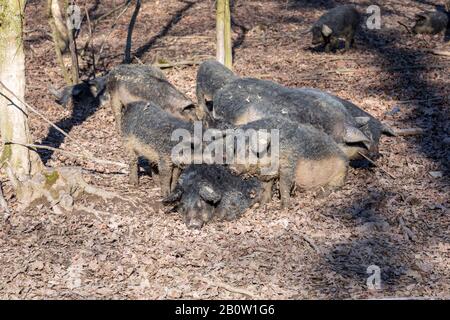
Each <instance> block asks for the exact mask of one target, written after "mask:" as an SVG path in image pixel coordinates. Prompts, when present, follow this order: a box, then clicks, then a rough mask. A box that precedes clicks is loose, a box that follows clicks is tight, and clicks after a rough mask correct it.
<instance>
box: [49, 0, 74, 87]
mask: <svg viewBox="0 0 450 320" xmlns="http://www.w3.org/2000/svg"><path fill="white" fill-rule="evenodd" d="M47 7H48V22H49V25H50V28H51V30H52V38H53V43H54V44H55V53H56V60H57V61H58V63H59V65H60V67H61V71H62V73H63V76H64V81H66V84H67V85H72V78H71V77H70V75H69V70H68V68H67V67H66V64H65V63H64V59H63V52H64V51H65V50H67V47H68V46H69V35H68V33H67V28H66V25H65V24H64V20H63V19H62V15H61V9H60V6H59V3H58V0H47Z"/></svg>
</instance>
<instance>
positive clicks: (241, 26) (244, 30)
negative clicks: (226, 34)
mask: <svg viewBox="0 0 450 320" xmlns="http://www.w3.org/2000/svg"><path fill="white" fill-rule="evenodd" d="M235 9H236V1H231V2H230V17H231V28H233V27H234V28H237V29H239V35H238V37H237V39H236V40H235V41H233V47H232V55H233V57H234V56H235V52H236V49H239V48H240V47H241V46H242V44H243V43H244V41H245V38H246V36H247V33H248V31H249V29H248V28H247V27H246V26H245V25H244V24H242V23H240V22H239V21H237V20H236V18H234V15H235Z"/></svg>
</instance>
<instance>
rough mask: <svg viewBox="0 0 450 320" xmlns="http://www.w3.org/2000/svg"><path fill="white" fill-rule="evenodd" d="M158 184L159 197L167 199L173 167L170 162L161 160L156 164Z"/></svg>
mask: <svg viewBox="0 0 450 320" xmlns="http://www.w3.org/2000/svg"><path fill="white" fill-rule="evenodd" d="M158 171H159V184H160V187H161V195H162V196H163V197H167V196H168V195H169V194H170V190H171V188H170V187H171V185H170V182H171V180H172V171H173V167H172V165H171V163H170V161H167V160H164V159H161V160H160V161H159V164H158Z"/></svg>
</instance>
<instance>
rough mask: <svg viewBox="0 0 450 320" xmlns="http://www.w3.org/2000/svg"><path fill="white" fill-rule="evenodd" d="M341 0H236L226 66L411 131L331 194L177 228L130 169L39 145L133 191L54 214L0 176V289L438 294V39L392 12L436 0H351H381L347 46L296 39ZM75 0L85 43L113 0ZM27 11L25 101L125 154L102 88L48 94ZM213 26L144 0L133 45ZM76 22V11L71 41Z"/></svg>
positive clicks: (202, 4)
mask: <svg viewBox="0 0 450 320" xmlns="http://www.w3.org/2000/svg"><path fill="white" fill-rule="evenodd" d="M78 2H80V5H81V6H82V8H84V7H83V5H84V2H83V1H78ZM116 2H119V1H116ZM344 2H345V1H331V0H330V1H328V0H327V1H312V0H311V1H307V0H304V1H301V0H296V1H295V0H278V1H276V0H259V1H258V0H255V1H253V0H252V1H242V0H238V1H234V4H233V9H232V11H233V13H232V15H233V20H234V22H233V39H234V43H235V50H234V51H235V56H234V70H235V71H236V73H238V74H240V75H242V76H252V77H258V78H262V79H270V80H274V81H277V82H280V83H282V84H284V85H287V86H298V87H300V86H309V87H315V88H319V89H323V90H327V91H330V92H333V93H335V94H337V95H339V96H341V97H343V98H346V99H350V100H351V101H353V102H354V103H356V104H357V105H359V106H360V107H361V108H363V109H364V110H366V111H368V112H370V113H371V114H372V115H374V116H376V117H377V118H378V119H380V120H383V121H385V122H386V123H388V124H390V125H392V126H393V127H395V128H412V127H419V128H422V129H423V130H424V131H425V133H424V134H423V135H419V136H410V137H383V138H382V140H381V143H380V151H381V157H380V158H379V159H378V160H377V161H376V162H377V164H378V166H379V167H367V166H363V167H359V168H351V170H350V174H349V177H348V181H347V183H346V185H345V186H344V187H343V188H342V189H340V190H338V191H335V192H333V193H331V194H330V195H327V196H323V195H320V194H317V193H314V192H302V193H299V192H297V195H296V197H295V199H294V204H293V205H292V207H291V208H289V209H286V210H281V209H279V208H280V206H279V200H278V199H277V198H276V197H274V199H273V202H272V203H271V204H270V205H269V206H267V207H260V208H256V209H252V210H249V211H248V212H247V213H246V214H245V215H244V216H243V217H242V218H240V219H239V220H236V221H231V222H212V223H210V224H208V225H206V226H205V227H204V228H203V229H201V230H200V231H193V230H188V229H187V228H186V227H185V225H184V224H183V222H182V220H181V217H180V216H179V215H178V214H176V213H170V212H167V211H168V209H167V208H165V207H164V206H162V204H161V202H160V201H161V196H160V194H159V189H158V188H157V185H156V184H155V182H154V181H153V179H152V177H151V176H149V175H148V174H146V173H144V172H143V171H142V173H141V185H140V186H139V188H137V189H135V188H132V187H131V186H129V185H128V184H127V176H126V174H124V172H123V170H121V169H120V168H115V167H112V166H101V165H98V164H95V163H92V162H89V161H84V160H80V159H74V158H71V157H68V156H66V155H63V154H60V153H50V152H43V153H42V156H43V157H44V160H45V161H46V164H47V165H49V166H71V165H77V166H82V167H83V168H85V170H84V178H85V179H86V180H87V181H88V182H90V183H92V184H94V185H96V186H99V187H102V188H104V189H106V190H109V191H114V192H118V193H120V194H121V195H122V196H123V197H125V198H127V199H130V200H131V201H124V200H121V199H115V200H114V201H108V202H104V201H103V200H101V199H98V198H95V197H92V196H85V197H82V198H81V199H79V200H78V201H77V204H76V205H77V206H76V209H75V210H74V211H73V212H64V213H63V214H56V213H55V212H53V211H52V210H51V209H50V208H49V207H48V206H47V205H37V206H35V207H32V208H30V209H29V210H28V211H25V212H18V211H17V210H15V209H16V207H17V203H16V200H15V198H14V195H13V193H12V190H11V188H10V187H9V185H8V183H7V182H6V178H5V177H2V183H5V186H4V187H5V190H4V191H5V196H6V198H7V200H8V203H9V205H10V206H11V209H12V210H13V214H12V216H11V218H10V220H9V223H3V222H1V224H0V298H3V299H5V298H7V299H11V298H20V299H24V298H26V299H42V298H49V299H87V298H94V299H99V298H107V299H111V298H112V299H119V298H130V299H165V298H186V299H191V298H195V299H227V298H232V299H243V298H260V299H312V298H319V299H325V298H327V299H328V298H332V299H336V298H340V299H341V298H342V299H348V298H361V299H365V298H382V297H427V298H444V297H447V298H448V297H450V291H449V289H450V268H449V265H450V253H449V252H450V234H449V231H450V216H449V214H450V197H449V195H450V181H449V160H450V152H449V149H450V108H449V99H450V86H449V80H450V79H449V70H450V69H449V66H450V61H449V57H445V56H439V55H433V54H431V53H429V52H428V51H429V50H431V49H435V50H447V51H448V50H450V47H449V45H448V43H447V44H446V42H445V41H444V39H443V35H439V36H413V35H411V34H408V33H407V32H406V30H405V29H404V28H403V27H401V26H400V25H399V24H398V21H401V22H403V23H405V24H407V25H411V23H412V21H411V18H412V17H414V14H415V13H418V12H420V11H422V10H432V9H433V8H434V5H437V4H440V1H431V0H430V1H399V0H397V1H394V0H386V1H363V0H355V1H353V2H354V3H355V4H357V6H358V8H359V9H360V10H361V11H362V12H364V11H365V10H366V8H367V7H368V6H369V5H371V4H376V3H379V5H380V6H381V8H382V27H381V29H380V30H368V29H367V28H365V29H364V30H363V31H362V32H361V33H360V34H359V35H358V37H357V40H356V44H357V48H356V49H352V50H351V51H349V52H345V53H343V52H338V53H336V54H325V53H322V52H316V51H314V50H311V49H310V35H302V32H303V31H305V30H307V28H309V26H310V25H311V24H312V23H313V22H314V21H315V20H316V19H317V18H318V17H319V16H320V15H321V14H322V13H323V12H324V10H326V9H327V8H330V7H332V6H333V5H335V4H340V3H344ZM89 3H90V4H89V5H88V9H89V12H90V16H91V20H92V21H93V22H94V23H95V29H94V38H93V44H94V49H95V52H96V55H97V58H98V52H99V50H100V47H101V45H102V42H103V39H104V37H105V36H106V35H107V34H108V33H109V32H110V31H111V25H112V24H113V22H114V20H115V16H116V15H112V16H110V17H108V18H106V19H103V20H101V21H98V18H99V17H100V16H101V15H102V14H104V13H106V12H108V11H109V10H111V8H112V6H113V3H114V1H113V0H96V1H89ZM132 11H133V7H130V8H129V9H128V11H127V12H126V13H125V14H124V15H123V16H122V17H120V18H119V19H118V20H117V25H116V26H115V27H114V29H113V30H112V31H111V35H110V36H109V37H108V38H107V40H106V42H105V43H106V45H105V47H104V50H103V53H102V57H100V61H99V63H98V64H97V66H96V67H97V73H98V74H102V72H105V71H106V70H108V69H110V68H112V67H113V66H115V65H117V64H119V63H120V62H121V61H122V59H123V51H124V46H125V38H126V32H127V27H128V23H129V20H130V17H131V15H132ZM82 12H84V9H82ZM25 19H26V29H27V30H29V32H28V33H27V34H26V42H25V50H26V54H27V65H26V76H27V95H26V99H27V101H28V103H30V104H32V105H33V106H35V107H36V108H38V109H39V110H40V111H41V112H43V113H44V114H45V115H46V116H47V117H49V118H50V119H51V120H52V121H54V122H55V123H57V124H58V125H59V126H61V127H62V128H63V129H65V130H66V131H68V132H70V134H71V135H72V136H74V137H76V138H77V139H78V140H79V141H81V142H82V144H83V146H84V147H85V148H86V149H88V150H90V151H91V152H93V153H94V154H95V155H96V156H97V157H99V158H103V159H109V160H115V161H121V162H124V163H125V162H126V157H125V156H126V155H125V152H124V150H123V148H122V144H121V141H120V138H119V137H118V135H117V134H116V132H115V127H114V123H113V122H114V120H113V115H112V112H111V110H110V109H109V107H108V106H105V107H101V108H98V109H96V108H92V106H89V105H85V106H83V105H81V106H77V108H74V109H70V108H69V109H63V108H61V107H60V106H58V105H57V104H56V103H55V102H54V101H53V99H52V97H51V95H50V94H49V91H48V89H47V86H48V85H54V86H57V87H61V86H62V85H63V84H64V81H63V78H62V76H61V72H60V69H59V67H58V65H57V64H56V60H55V54H54V50H53V45H52V42H51V38H50V37H49V36H48V32H49V31H50V30H49V27H48V25H47V19H46V9H45V5H44V1H39V0H29V1H28V5H27V8H26V14H25ZM214 35H215V18H214V2H213V1H192V2H188V1H177V0H164V1H163V0H159V1H143V5H142V8H141V12H140V14H139V17H138V20H137V23H136V28H135V30H134V35H133V52H134V53H135V55H136V56H137V57H138V59H139V60H140V61H142V62H143V63H146V64H151V63H154V62H158V61H172V62H176V61H182V60H190V59H201V58H204V57H205V56H214V54H215V39H214ZM87 38H88V31H87V27H86V24H85V23H84V25H83V29H82V30H81V33H80V35H79V38H78V47H79V48H83V45H84V43H85V42H86V40H87ZM447 41H448V39H447ZM89 52H91V51H89V50H88V53H89ZM89 61H91V56H90V55H89V54H87V55H86V56H85V57H83V58H82V59H81V60H80V62H81V65H82V78H83V79H86V78H87V76H88V75H89V74H90V71H91V70H92V67H91V66H90V64H89ZM135 63H137V62H136V61H135ZM196 71H197V66H184V67H176V68H170V69H166V70H165V72H166V74H167V76H168V78H169V79H170V81H172V82H173V83H174V84H175V85H176V86H177V87H178V88H179V89H180V90H182V91H183V92H186V93H187V94H188V95H189V96H190V97H191V98H192V99H194V98H195V97H194V94H195V90H194V88H195V75H196ZM30 123H31V129H32V135H33V138H34V139H35V141H36V143H42V144H47V145H51V146H55V147H60V148H62V149H65V150H70V151H72V152H77V151H79V149H78V147H77V146H76V145H75V144H74V143H72V142H70V141H68V140H67V139H66V140H64V139H63V137H62V136H60V135H59V134H57V133H56V132H55V131H54V130H51V129H50V128H49V126H48V125H47V124H45V123H44V122H42V121H41V120H40V119H39V118H37V117H36V116H34V115H33V116H31V117H30ZM381 168H382V169H384V170H386V171H388V172H390V173H391V174H393V175H394V176H395V177H396V179H393V178H391V177H390V176H388V175H386V174H385V173H384V172H383V171H382V170H381ZM430 172H431V174H430ZM435 172H440V173H437V174H436V173H435ZM370 265H376V266H378V267H379V268H380V270H381V286H382V289H381V290H369V289H368V287H367V284H366V279H367V277H368V276H369V274H367V272H366V271H367V267H368V266H370Z"/></svg>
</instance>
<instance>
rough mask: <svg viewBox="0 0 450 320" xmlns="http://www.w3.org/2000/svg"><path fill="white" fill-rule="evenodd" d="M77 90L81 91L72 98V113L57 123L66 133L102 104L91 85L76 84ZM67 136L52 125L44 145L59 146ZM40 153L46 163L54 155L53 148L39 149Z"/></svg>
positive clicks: (43, 141)
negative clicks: (92, 90) (92, 91)
mask: <svg viewBox="0 0 450 320" xmlns="http://www.w3.org/2000/svg"><path fill="white" fill-rule="evenodd" d="M75 87H76V91H78V92H79V93H78V94H77V95H75V96H73V98H72V104H73V108H72V114H71V115H70V116H69V117H67V118H64V119H62V120H60V121H58V122H56V123H55V124H56V125H57V126H58V127H59V128H61V129H63V130H64V131H65V132H66V133H70V131H71V130H72V128H74V127H75V126H78V125H80V124H82V123H83V122H84V121H85V120H86V119H88V118H89V117H90V116H91V115H93V114H94V113H95V112H96V111H97V109H98V108H99V106H100V100H99V98H98V97H94V96H93V95H92V93H91V90H90V89H89V86H88V85H87V84H85V83H80V84H78V85H76V86H75ZM64 139H65V136H64V135H63V134H61V133H60V132H59V131H57V130H56V129H55V128H53V127H50V130H49V132H48V134H47V136H46V137H45V138H44V139H43V140H42V142H41V143H42V145H46V146H51V147H53V148H58V147H60V146H61V144H62V143H63V142H64ZM39 155H40V157H41V159H42V161H43V162H44V164H46V163H47V162H48V161H49V160H50V158H51V157H52V155H53V151H51V150H43V149H41V150H39Z"/></svg>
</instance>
